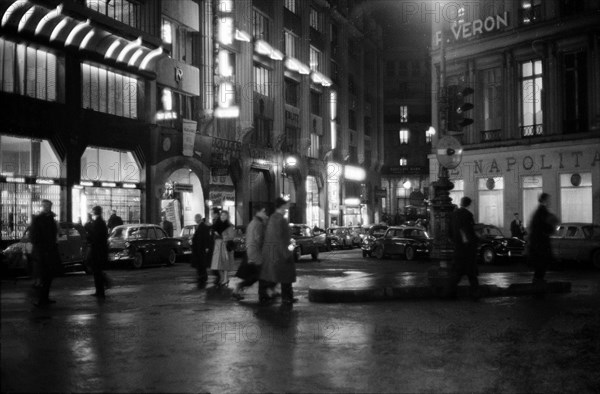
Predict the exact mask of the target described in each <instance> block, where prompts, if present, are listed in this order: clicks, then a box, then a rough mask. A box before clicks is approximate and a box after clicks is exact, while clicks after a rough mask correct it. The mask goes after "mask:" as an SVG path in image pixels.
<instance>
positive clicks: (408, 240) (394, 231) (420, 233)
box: [373, 226, 432, 261]
mask: <svg viewBox="0 0 600 394" xmlns="http://www.w3.org/2000/svg"><path fill="white" fill-rule="evenodd" d="M431 243H432V239H431V237H430V236H429V234H427V231H425V230H423V229H421V228H418V227H406V226H399V227H390V228H388V229H387V230H386V232H385V234H384V235H383V237H381V238H379V239H377V240H376V241H375V247H374V250H373V255H374V256H375V257H377V258H378V259H383V258H385V257H386V256H393V255H403V256H404V258H405V259H406V260H409V261H411V260H414V259H415V258H416V257H417V256H419V255H420V256H424V257H428V256H429V253H430V251H431Z"/></svg>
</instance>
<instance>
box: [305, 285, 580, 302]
mask: <svg viewBox="0 0 600 394" xmlns="http://www.w3.org/2000/svg"><path fill="white" fill-rule="evenodd" d="M479 292H480V297H481V298H492V297H520V296H531V295H543V294H563V293H570V292H571V282H547V283H544V284H532V283H515V284H512V285H510V286H509V287H498V286H495V285H480V286H479ZM456 296H458V297H461V298H462V297H468V296H469V286H459V287H458V288H457V291H456ZM449 298H453V297H443V296H440V295H439V291H437V290H436V289H434V288H433V287H430V286H407V287H371V288H349V289H315V288H312V287H311V288H309V289H308V300H309V301H310V302H321V303H351V302H372V301H389V300H432V299H449Z"/></svg>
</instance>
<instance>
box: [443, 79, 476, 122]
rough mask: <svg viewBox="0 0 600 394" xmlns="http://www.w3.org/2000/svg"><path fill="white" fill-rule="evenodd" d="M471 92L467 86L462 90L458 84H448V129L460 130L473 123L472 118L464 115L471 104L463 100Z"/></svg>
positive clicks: (470, 108) (471, 107)
mask: <svg viewBox="0 0 600 394" xmlns="http://www.w3.org/2000/svg"><path fill="white" fill-rule="evenodd" d="M473 92H474V90H473V89H472V88H470V87H468V86H467V87H466V88H464V89H462V90H460V87H459V86H458V85H451V86H448V131H454V132H462V129H463V128H464V127H467V126H469V125H471V124H473V119H471V118H467V117H465V112H468V111H470V110H472V109H473V104H472V103H468V102H465V98H466V97H468V96H470V95H472V94H473Z"/></svg>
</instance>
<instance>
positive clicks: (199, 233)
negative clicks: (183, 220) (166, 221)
mask: <svg viewBox="0 0 600 394" xmlns="http://www.w3.org/2000/svg"><path fill="white" fill-rule="evenodd" d="M194 220H195V221H196V230H195V231H194V236H193V237H192V261H193V262H194V264H195V265H196V269H197V270H198V283H199V284H205V283H206V281H207V280H208V273H207V272H206V270H207V268H208V257H207V255H208V249H209V245H210V240H211V238H210V226H209V225H207V224H206V223H205V222H204V220H203V218H202V215H200V214H199V213H198V214H196V216H195V217H194Z"/></svg>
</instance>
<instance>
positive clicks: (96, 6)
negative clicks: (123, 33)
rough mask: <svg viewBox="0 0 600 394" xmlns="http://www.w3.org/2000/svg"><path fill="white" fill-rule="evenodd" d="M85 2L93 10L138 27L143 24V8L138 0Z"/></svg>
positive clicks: (95, 0) (93, 0) (89, 0)
mask: <svg viewBox="0 0 600 394" xmlns="http://www.w3.org/2000/svg"><path fill="white" fill-rule="evenodd" d="M85 4H86V6H87V7H88V8H89V9H91V10H94V11H96V12H99V13H101V14H104V15H106V16H108V17H109V18H112V19H115V20H117V21H119V22H122V23H125V24H126V25H129V26H131V27H134V28H136V29H139V28H140V26H141V23H140V22H141V9H140V5H139V4H138V3H136V2H133V1H128V0H86V2H85Z"/></svg>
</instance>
